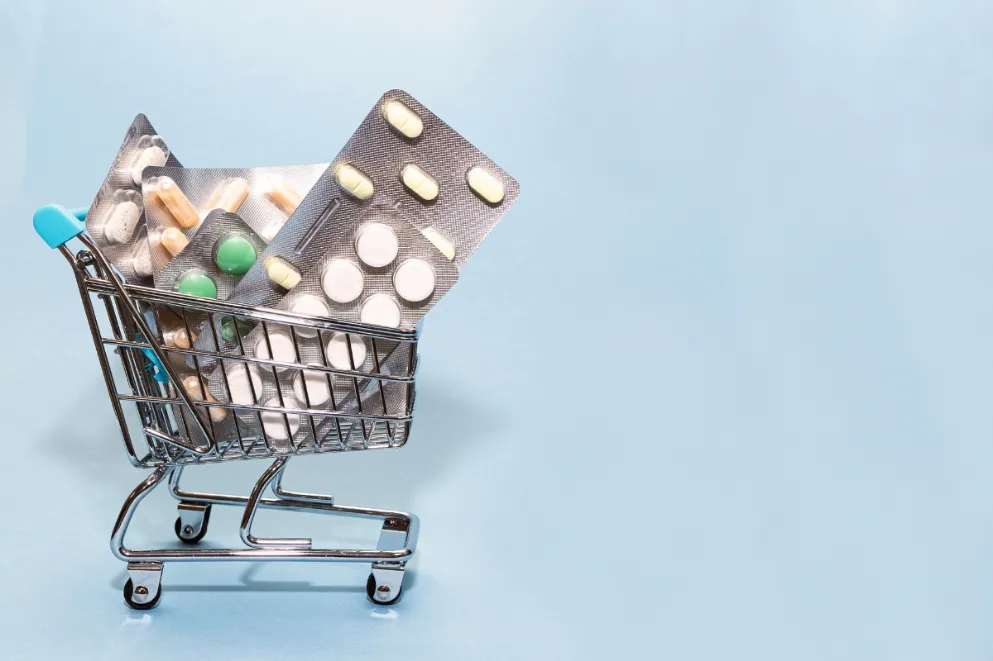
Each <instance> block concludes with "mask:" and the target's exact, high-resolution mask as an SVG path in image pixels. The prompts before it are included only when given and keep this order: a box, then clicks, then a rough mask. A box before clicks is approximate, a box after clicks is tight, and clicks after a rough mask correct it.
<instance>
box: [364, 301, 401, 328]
mask: <svg viewBox="0 0 993 661" xmlns="http://www.w3.org/2000/svg"><path fill="white" fill-rule="evenodd" d="M359 320H360V321H361V322H362V323H363V324H372V325H374V326H386V327H388V328H396V327H397V326H399V325H400V305H399V304H398V303H397V302H396V299H394V298H393V297H392V296H389V295H388V294H373V295H372V296H370V297H369V298H367V299H366V300H365V303H363V304H362V309H361V310H360V311H359Z"/></svg>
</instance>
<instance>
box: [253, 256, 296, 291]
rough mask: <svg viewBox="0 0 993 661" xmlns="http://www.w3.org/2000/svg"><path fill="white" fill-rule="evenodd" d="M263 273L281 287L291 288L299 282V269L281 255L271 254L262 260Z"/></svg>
mask: <svg viewBox="0 0 993 661" xmlns="http://www.w3.org/2000/svg"><path fill="white" fill-rule="evenodd" d="M262 266H263V267H264V268H265V274H266V275H267V276H269V279H270V280H272V281H273V282H275V283H276V284H277V285H279V286H280V287H282V288H283V289H293V288H294V287H296V286H297V285H298V284H300V271H297V270H296V269H295V268H293V265H292V264H290V263H289V262H287V261H286V260H285V259H283V258H282V257H276V256H275V255H271V256H269V257H266V258H265V260H263V262H262Z"/></svg>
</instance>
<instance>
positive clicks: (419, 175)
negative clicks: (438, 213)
mask: <svg viewBox="0 0 993 661" xmlns="http://www.w3.org/2000/svg"><path fill="white" fill-rule="evenodd" d="M400 181H402V182H403V185H404V186H406V187H407V188H408V189H409V190H410V192H411V193H413V194H414V195H416V196H417V197H419V198H421V199H422V200H425V201H427V202H430V201H431V200H433V199H434V198H436V197H438V192H439V191H440V190H441V187H440V186H439V185H438V180H437V179H435V178H434V177H432V176H431V175H429V174H428V173H427V172H425V171H424V170H423V169H421V168H420V166H418V165H415V164H413V163H408V164H407V165H405V166H404V168H403V170H401V171H400Z"/></svg>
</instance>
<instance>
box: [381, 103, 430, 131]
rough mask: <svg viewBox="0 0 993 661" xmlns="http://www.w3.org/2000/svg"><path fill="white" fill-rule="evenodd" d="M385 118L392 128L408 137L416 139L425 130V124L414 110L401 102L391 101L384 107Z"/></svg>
mask: <svg viewBox="0 0 993 661" xmlns="http://www.w3.org/2000/svg"><path fill="white" fill-rule="evenodd" d="M383 117H385V118H386V121H387V122H389V123H390V126H392V127H393V128H395V129H396V130H397V131H399V132H400V133H402V134H403V135H405V136H407V137H408V138H416V137H417V136H419V135H420V134H421V132H422V131H423V130H424V122H422V121H421V118H420V117H418V116H417V113H415V112H414V111H413V110H411V109H410V108H408V107H407V106H405V105H403V104H402V103H400V102H399V101H389V102H387V104H386V105H385V106H383Z"/></svg>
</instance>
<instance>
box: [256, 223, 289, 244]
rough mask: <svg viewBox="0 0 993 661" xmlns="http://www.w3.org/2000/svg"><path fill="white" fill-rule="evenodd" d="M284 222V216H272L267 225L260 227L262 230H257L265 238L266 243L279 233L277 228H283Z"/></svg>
mask: <svg viewBox="0 0 993 661" xmlns="http://www.w3.org/2000/svg"><path fill="white" fill-rule="evenodd" d="M285 224H286V219H285V218H274V219H272V221H270V222H269V224H268V225H266V226H265V227H263V228H262V231H261V232H259V236H261V237H262V238H263V239H265V241H266V243H269V242H270V241H272V240H273V239H274V238H276V235H277V234H279V230H281V229H283V225H285Z"/></svg>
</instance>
